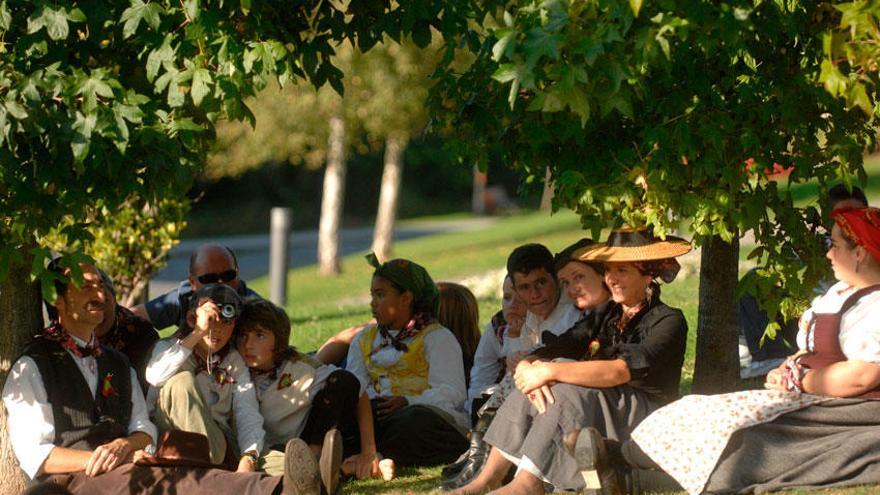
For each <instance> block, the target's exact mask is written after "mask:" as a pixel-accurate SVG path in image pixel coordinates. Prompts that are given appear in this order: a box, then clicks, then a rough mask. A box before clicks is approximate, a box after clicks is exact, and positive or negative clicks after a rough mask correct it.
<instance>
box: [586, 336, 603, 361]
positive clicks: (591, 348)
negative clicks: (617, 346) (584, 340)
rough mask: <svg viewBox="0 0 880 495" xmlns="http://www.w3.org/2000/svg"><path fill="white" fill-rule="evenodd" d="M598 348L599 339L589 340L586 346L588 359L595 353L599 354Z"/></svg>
mask: <svg viewBox="0 0 880 495" xmlns="http://www.w3.org/2000/svg"><path fill="white" fill-rule="evenodd" d="M600 347H601V345H600V344H599V339H593V340H591V341H590V345H588V346H587V349H588V350H589V351H590V357H592V356H595V355H596V353H597V352H599V348H600Z"/></svg>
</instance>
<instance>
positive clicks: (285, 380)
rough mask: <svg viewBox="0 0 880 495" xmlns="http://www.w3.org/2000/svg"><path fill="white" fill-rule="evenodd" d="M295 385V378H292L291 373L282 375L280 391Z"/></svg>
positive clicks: (279, 383) (279, 384)
mask: <svg viewBox="0 0 880 495" xmlns="http://www.w3.org/2000/svg"><path fill="white" fill-rule="evenodd" d="M292 384H293V378H291V377H290V373H285V374H283V375H281V378H279V379H278V390H281V389H282V388H287V387H289V386H291V385H292Z"/></svg>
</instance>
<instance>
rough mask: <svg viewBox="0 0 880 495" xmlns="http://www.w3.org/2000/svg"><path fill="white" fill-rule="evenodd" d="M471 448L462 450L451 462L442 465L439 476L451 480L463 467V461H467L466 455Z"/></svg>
mask: <svg viewBox="0 0 880 495" xmlns="http://www.w3.org/2000/svg"><path fill="white" fill-rule="evenodd" d="M470 451H471V449H470V448H468V449H467V450H465V451H464V452H462V453H461V455H460V456H458V459H456V460H455V461H453V462H452V464H447V465H446V466H443V469H442V470H441V471H440V476H442V477H443V479H444V480H451V479H452V478H455V477H456V476H458V473H460V472H461V468H463V467H464V465H465V463H467V460H468V455H469V454H470Z"/></svg>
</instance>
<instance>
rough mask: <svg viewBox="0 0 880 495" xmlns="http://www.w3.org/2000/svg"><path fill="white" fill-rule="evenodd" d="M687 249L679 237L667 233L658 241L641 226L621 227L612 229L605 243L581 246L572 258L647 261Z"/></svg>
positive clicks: (676, 254) (684, 251)
mask: <svg viewBox="0 0 880 495" xmlns="http://www.w3.org/2000/svg"><path fill="white" fill-rule="evenodd" d="M690 250H691V244H690V243H689V242H688V241H686V240H684V239H682V238H680V237H674V236H671V235H668V236H666V239H665V240H662V239H660V238H659V237H654V236H653V235H651V234H650V233H649V232H648V231H647V230H645V229H632V228H630V227H623V228H621V229H618V230H615V231H612V232H611V234H610V235H609V236H608V240H607V241H605V244H598V245H594V246H587V247H584V248H581V249H579V250H577V251H575V252H574V255H573V257H574V258H576V259H579V260H581V261H602V262H605V261H611V262H618V261H619V262H633V261H651V260H661V259H666V258H674V257H676V256H681V255H683V254H685V253H687V252H689V251H690Z"/></svg>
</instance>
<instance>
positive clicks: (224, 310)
mask: <svg viewBox="0 0 880 495" xmlns="http://www.w3.org/2000/svg"><path fill="white" fill-rule="evenodd" d="M220 316H222V317H223V318H224V319H226V320H231V319H233V318H235V306H234V305H232V304H224V305H222V306H220Z"/></svg>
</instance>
